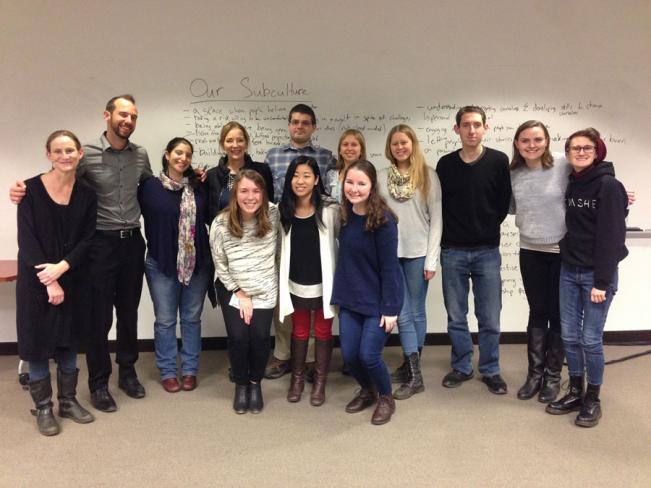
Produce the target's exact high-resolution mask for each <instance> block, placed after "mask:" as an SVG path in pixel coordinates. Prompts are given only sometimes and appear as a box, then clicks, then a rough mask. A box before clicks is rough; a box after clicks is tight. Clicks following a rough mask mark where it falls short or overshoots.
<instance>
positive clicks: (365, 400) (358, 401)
mask: <svg viewBox="0 0 651 488" xmlns="http://www.w3.org/2000/svg"><path fill="white" fill-rule="evenodd" d="M376 401H377V391H376V390H375V388H372V387H371V388H361V389H360V390H359V391H358V392H357V395H355V398H353V399H352V400H351V401H350V402H348V405H346V412H348V413H357V412H361V411H362V410H364V409H366V408H368V407H370V406H371V405H373V404H374V403H375V402H376Z"/></svg>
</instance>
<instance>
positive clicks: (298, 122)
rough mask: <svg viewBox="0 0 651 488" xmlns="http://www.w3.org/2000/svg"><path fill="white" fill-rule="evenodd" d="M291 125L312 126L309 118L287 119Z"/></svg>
mask: <svg viewBox="0 0 651 488" xmlns="http://www.w3.org/2000/svg"><path fill="white" fill-rule="evenodd" d="M289 123H290V124H291V125H293V126H294V127H298V126H299V125H302V126H303V127H311V126H312V121H311V120H296V119H292V120H290V121H289Z"/></svg>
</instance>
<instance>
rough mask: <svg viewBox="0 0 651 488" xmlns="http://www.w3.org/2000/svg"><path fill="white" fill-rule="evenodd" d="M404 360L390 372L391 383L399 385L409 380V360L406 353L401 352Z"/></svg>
mask: <svg viewBox="0 0 651 488" xmlns="http://www.w3.org/2000/svg"><path fill="white" fill-rule="evenodd" d="M403 358H404V360H403V361H402V364H401V365H400V366H398V367H397V368H396V370H395V371H394V372H393V373H391V383H398V384H399V385H402V384H403V383H407V381H409V360H408V359H407V355H406V354H403Z"/></svg>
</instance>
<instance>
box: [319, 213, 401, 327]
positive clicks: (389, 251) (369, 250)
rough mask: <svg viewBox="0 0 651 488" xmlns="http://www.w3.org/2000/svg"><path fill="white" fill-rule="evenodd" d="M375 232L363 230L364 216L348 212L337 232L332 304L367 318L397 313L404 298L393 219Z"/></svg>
mask: <svg viewBox="0 0 651 488" xmlns="http://www.w3.org/2000/svg"><path fill="white" fill-rule="evenodd" d="M387 217H388V219H389V221H388V222H387V223H386V224H384V225H382V226H381V227H379V228H377V229H375V230H374V231H367V230H365V229H364V226H365V225H366V216H365V215H356V214H355V213H353V212H352V211H349V214H348V222H347V223H346V225H344V226H342V227H341V231H340V234H339V258H338V260H337V267H336V270H335V279H334V286H333V290H332V300H331V303H332V304H333V305H339V306H340V307H344V308H347V309H349V310H352V311H353V312H357V313H360V314H362V315H366V316H369V317H380V316H382V315H386V316H395V315H399V314H400V310H401V309H402V302H403V298H404V296H403V295H404V289H403V286H404V285H403V282H402V276H401V274H400V264H399V263H398V255H397V250H398V227H397V225H396V221H395V219H394V218H393V217H392V216H390V215H387Z"/></svg>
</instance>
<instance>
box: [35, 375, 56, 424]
mask: <svg viewBox="0 0 651 488" xmlns="http://www.w3.org/2000/svg"><path fill="white" fill-rule="evenodd" d="M29 393H30V395H31V396H32V400H34V406H35V407H36V408H35V409H33V410H32V415H34V417H36V425H37V426H38V431H39V432H40V433H41V434H43V435H47V436H50V435H57V434H58V433H59V432H61V428H60V427H59V423H58V422H57V419H56V418H55V417H54V413H53V412H52V385H51V384H50V375H47V377H46V378H43V379H42V380H36V381H30V382H29Z"/></svg>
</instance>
